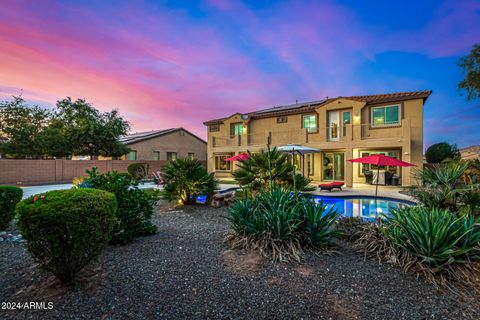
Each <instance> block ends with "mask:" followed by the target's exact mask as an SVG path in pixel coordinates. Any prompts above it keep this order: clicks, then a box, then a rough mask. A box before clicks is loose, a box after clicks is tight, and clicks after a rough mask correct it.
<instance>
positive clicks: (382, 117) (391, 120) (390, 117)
mask: <svg viewBox="0 0 480 320" xmlns="http://www.w3.org/2000/svg"><path fill="white" fill-rule="evenodd" d="M371 110H372V111H371V112H372V126H373V127H382V126H383V127H384V126H395V125H398V124H399V123H400V119H401V116H400V105H398V104H397V105H392V106H383V107H372V109H371Z"/></svg>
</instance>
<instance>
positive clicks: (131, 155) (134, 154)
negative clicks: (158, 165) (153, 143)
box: [128, 150, 137, 160]
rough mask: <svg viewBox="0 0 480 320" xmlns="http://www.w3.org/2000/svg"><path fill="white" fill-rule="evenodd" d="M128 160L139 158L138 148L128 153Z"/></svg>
mask: <svg viewBox="0 0 480 320" xmlns="http://www.w3.org/2000/svg"><path fill="white" fill-rule="evenodd" d="M128 160H137V151H136V150H131V151H130V152H129V153H128Z"/></svg>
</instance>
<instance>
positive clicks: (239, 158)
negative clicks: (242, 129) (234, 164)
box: [225, 153, 250, 161]
mask: <svg viewBox="0 0 480 320" xmlns="http://www.w3.org/2000/svg"><path fill="white" fill-rule="evenodd" d="M248 158H250V156H249V155H248V153H240V154H237V155H236V156H233V157H230V158H227V159H225V161H243V160H247V159H248Z"/></svg>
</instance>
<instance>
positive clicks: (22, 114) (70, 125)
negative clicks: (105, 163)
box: [0, 97, 130, 158]
mask: <svg viewBox="0 0 480 320" xmlns="http://www.w3.org/2000/svg"><path fill="white" fill-rule="evenodd" d="M129 128H130V125H129V123H128V122H127V121H125V120H123V118H122V117H121V116H120V115H119V113H118V111H117V110H113V111H111V112H100V111H99V110H97V109H95V108H94V107H92V106H91V105H90V104H89V103H87V102H86V101H85V100H83V99H78V100H76V101H72V99H71V98H66V99H63V100H60V101H58V102H57V109H56V110H55V111H50V110H48V109H46V108H42V107H39V106H28V105H27V104H26V103H25V100H23V99H22V98H21V97H13V101H4V102H0V154H6V155H8V156H10V157H14V158H19V157H32V158H41V157H65V156H68V155H72V154H77V155H89V156H90V157H93V156H99V155H103V156H107V157H109V156H111V157H119V156H122V155H124V154H127V153H128V151H129V150H130V149H129V148H128V147H127V146H126V145H124V144H123V143H121V142H119V138H120V136H122V135H125V134H126V133H127V131H128V130H129Z"/></svg>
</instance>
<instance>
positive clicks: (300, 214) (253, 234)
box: [227, 187, 339, 262]
mask: <svg viewBox="0 0 480 320" xmlns="http://www.w3.org/2000/svg"><path fill="white" fill-rule="evenodd" d="M338 216H339V214H338V213H337V212H336V210H334V209H329V210H327V209H326V207H325V206H324V205H323V203H320V204H316V203H315V202H314V201H313V200H312V199H309V198H305V197H302V196H300V195H299V194H293V193H291V192H290V191H289V190H288V189H281V188H276V187H275V188H273V189H272V190H269V191H266V190H265V191H261V192H260V193H259V194H258V195H257V196H256V197H253V198H247V199H244V200H237V201H235V202H234V203H233V204H232V206H231V207H230V208H229V209H228V216H227V219H228V220H229V222H230V226H231V233H230V234H229V236H228V237H227V239H228V240H229V241H231V243H232V246H233V247H234V248H246V249H254V250H259V251H260V252H261V253H262V254H263V255H264V256H265V257H266V258H268V259H271V260H273V261H279V262H287V261H291V260H296V261H299V260H301V257H302V252H303V250H304V249H311V250H315V251H316V250H319V249H324V248H326V247H327V246H329V245H330V244H331V239H332V238H334V237H337V236H338V232H337V231H336V230H335V226H334V224H335V220H336V219H337V218H338Z"/></svg>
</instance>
